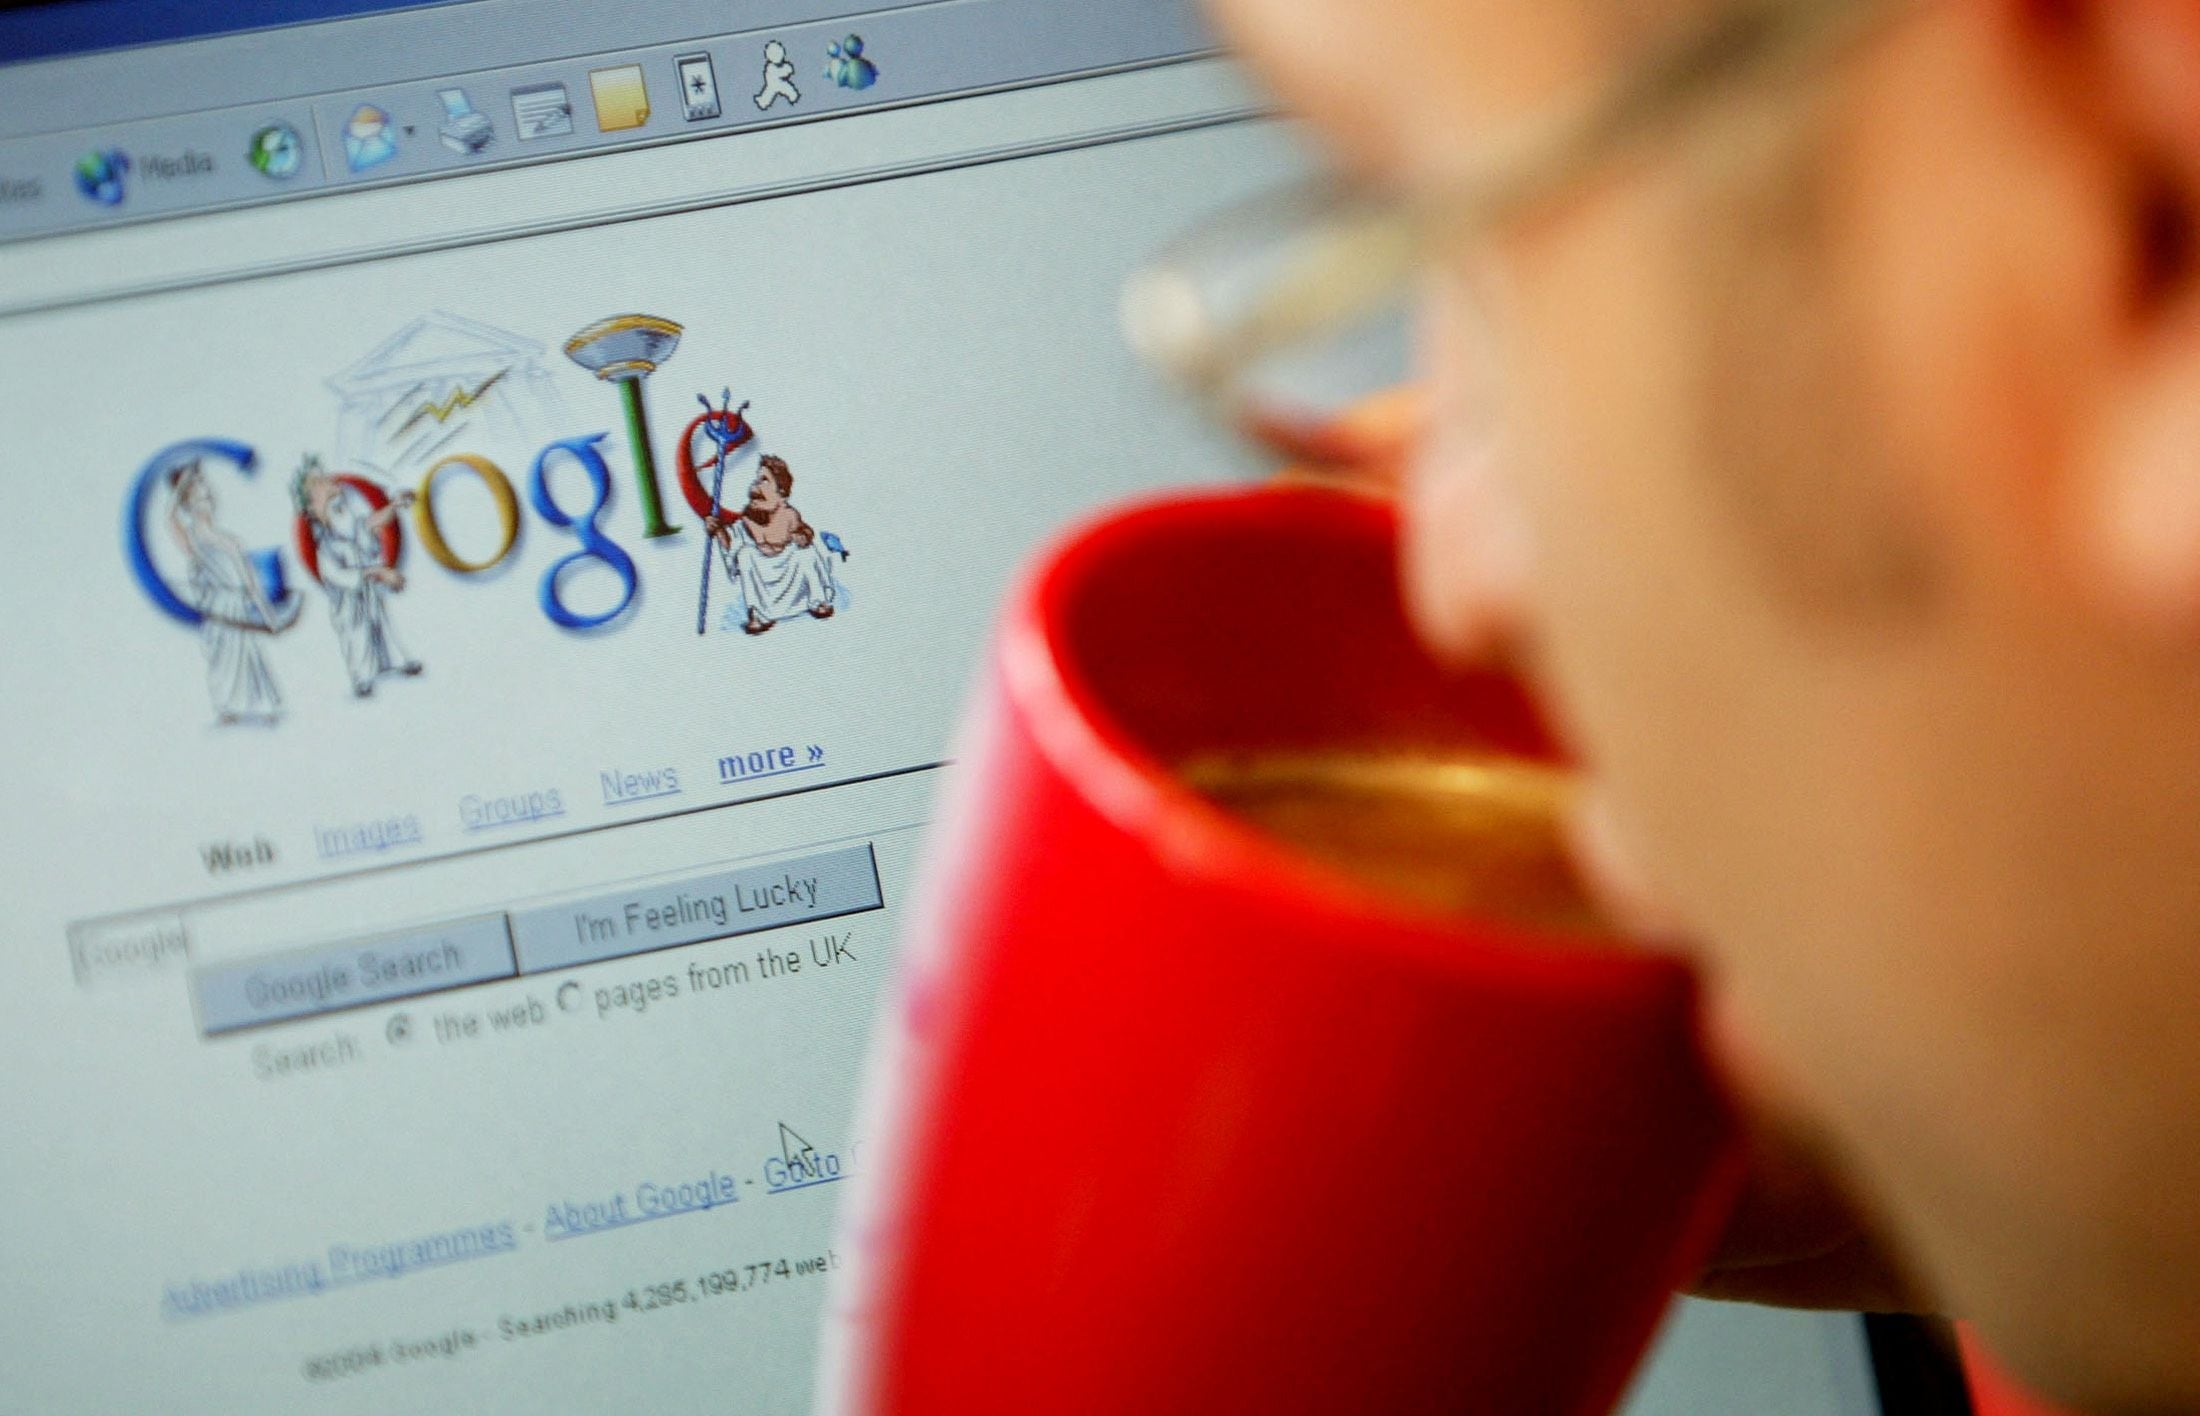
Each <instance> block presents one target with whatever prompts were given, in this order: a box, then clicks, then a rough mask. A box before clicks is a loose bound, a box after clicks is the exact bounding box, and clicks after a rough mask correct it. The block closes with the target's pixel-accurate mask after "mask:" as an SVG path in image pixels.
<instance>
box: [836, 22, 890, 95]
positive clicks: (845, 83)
mask: <svg viewBox="0 0 2200 1416" xmlns="http://www.w3.org/2000/svg"><path fill="white" fill-rule="evenodd" d="M825 77H826V78H828V79H831V80H832V81H833V82H834V83H836V84H838V85H839V86H840V87H842V88H844V89H867V88H869V87H870V86H871V85H873V84H875V83H877V82H878V65H876V64H874V63H872V62H871V61H870V60H868V59H866V58H864V57H863V36H862V35H860V34H851V35H849V36H848V37H847V38H846V39H839V40H835V41H833V42H832V43H831V44H828V45H826V46H825Z"/></svg>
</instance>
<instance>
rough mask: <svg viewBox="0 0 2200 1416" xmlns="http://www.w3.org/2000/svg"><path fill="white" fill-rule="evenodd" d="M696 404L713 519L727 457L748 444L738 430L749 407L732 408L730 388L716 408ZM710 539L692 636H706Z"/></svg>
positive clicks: (705, 544)
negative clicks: (706, 442)
mask: <svg viewBox="0 0 2200 1416" xmlns="http://www.w3.org/2000/svg"><path fill="white" fill-rule="evenodd" d="M695 401H696V402H697V403H700V404H702V405H703V436H705V437H707V438H709V439H710V440H711V445H712V447H713V449H714V450H713V451H712V453H711V459H710V504H711V507H712V508H713V511H712V514H713V515H716V514H717V513H716V508H717V507H719V506H720V505H722V504H723V496H722V494H723V493H724V491H725V490H726V453H727V452H728V451H730V450H731V449H732V448H733V445H734V444H735V443H738V442H745V441H747V435H746V430H745V429H743V428H742V426H741V415H742V414H744V413H746V412H748V411H749V404H748V400H747V399H743V400H742V401H741V406H740V407H739V408H735V407H734V406H733V390H732V389H730V388H727V389H720V390H719V391H718V406H717V407H716V408H713V407H711V406H710V400H709V399H707V398H705V397H703V395H701V394H699V393H698V394H697V395H695ZM712 539H713V538H712V537H711V536H710V534H709V533H708V532H707V531H706V532H705V533H704V535H703V588H702V591H701V593H699V594H698V595H697V596H696V597H695V632H696V633H697V634H702V633H704V632H705V630H706V627H707V624H708V621H709V619H710V553H711V549H712V547H711V541H712Z"/></svg>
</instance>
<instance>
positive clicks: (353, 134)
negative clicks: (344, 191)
mask: <svg viewBox="0 0 2200 1416" xmlns="http://www.w3.org/2000/svg"><path fill="white" fill-rule="evenodd" d="M395 156H397V139H395V138H393V137H391V136H390V115H389V114H387V113H385V112H383V111H382V110H381V109H379V108H376V107H375V106H374V105H373V104H371V103H362V104H360V105H359V106H358V107H357V108H355V109H353V110H352V112H351V121H350V122H348V123H346V124H345V125H344V163H345V165H346V166H348V167H350V168H351V170H352V171H354V172H364V171H366V170H367V169H368V168H370V167H380V166H381V165H382V164H383V163H385V162H388V161H389V160H390V159H391V158H393V157H395Z"/></svg>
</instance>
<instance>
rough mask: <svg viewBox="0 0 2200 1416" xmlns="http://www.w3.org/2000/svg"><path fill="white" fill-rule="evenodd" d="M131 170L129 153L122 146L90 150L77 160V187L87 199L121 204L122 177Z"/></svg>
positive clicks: (111, 204) (114, 204) (108, 204)
mask: <svg viewBox="0 0 2200 1416" xmlns="http://www.w3.org/2000/svg"><path fill="white" fill-rule="evenodd" d="M129 171H130V157H129V154H127V153H125V152H124V151H123V150H122V149H121V148H108V149H107V150H106V151H104V152H88V153H86V154H84V155H83V156H82V157H80V158H78V159H77V160H76V189H77V191H79V192H81V193H83V194H84V199H85V200H86V201H91V202H97V203H99V204H100V205H101V206H121V205H122V195H123V193H122V179H123V177H124V176H126V175H128V173H129Z"/></svg>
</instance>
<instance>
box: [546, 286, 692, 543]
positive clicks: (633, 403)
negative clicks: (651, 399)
mask: <svg viewBox="0 0 2200 1416" xmlns="http://www.w3.org/2000/svg"><path fill="white" fill-rule="evenodd" d="M680 332H681V329H680V326H679V325H676V324H674V323H673V322H672V321H671V320H663V319H659V318H657V317H656V316H655V315H613V316H612V317H611V318H610V319H607V320H598V321H596V322H595V323H594V324H592V325H590V326H588V327H587V328H586V329H584V330H581V331H580V332H579V333H578V334H575V335H574V336H573V337H572V338H571V339H568V340H567V341H565V354H566V357H567V358H569V359H571V360H572V361H573V362H574V363H576V364H578V365H580V366H581V367H582V368H584V369H586V370H588V371H589V372H590V373H592V374H594V375H595V376H596V377H597V378H599V379H602V380H604V381H605V382H607V383H615V384H617V385H618V386H619V402H620V404H621V406H622V407H623V408H624V409H625V410H626V440H627V446H628V447H629V448H631V449H632V450H633V456H634V477H635V480H636V481H637V482H638V483H639V484H640V489H641V497H642V532H643V534H644V535H647V536H675V535H678V534H679V531H680V528H679V527H677V526H674V525H672V524H670V523H669V522H667V521H666V520H665V508H664V500H663V498H662V497H661V496H660V495H659V493H658V490H657V454H656V452H655V450H654V449H653V447H652V445H651V443H650V438H649V412H648V408H647V405H645V404H644V403H643V401H642V380H644V379H646V378H648V377H649V376H650V375H651V374H654V373H656V372H657V368H658V366H659V365H660V364H663V363H664V362H665V361H666V360H667V359H670V358H671V357H672V353H673V351H674V350H676V349H678V348H679V347H680Z"/></svg>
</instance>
